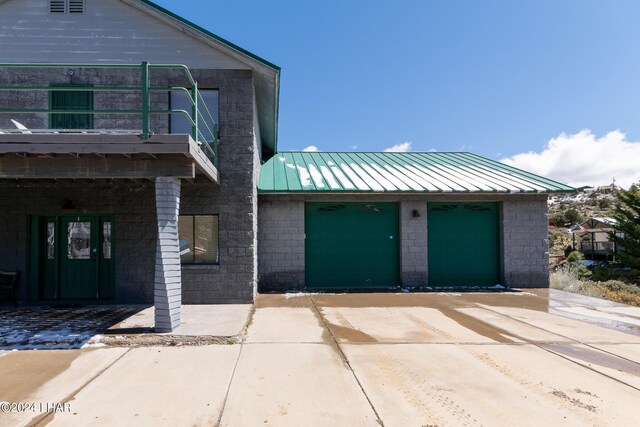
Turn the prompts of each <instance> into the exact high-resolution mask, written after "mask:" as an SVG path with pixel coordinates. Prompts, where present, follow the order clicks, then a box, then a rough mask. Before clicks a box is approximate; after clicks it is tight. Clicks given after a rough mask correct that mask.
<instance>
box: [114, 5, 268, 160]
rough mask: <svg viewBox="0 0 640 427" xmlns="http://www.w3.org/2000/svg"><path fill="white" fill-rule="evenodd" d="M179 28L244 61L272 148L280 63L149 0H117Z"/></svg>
mask: <svg viewBox="0 0 640 427" xmlns="http://www.w3.org/2000/svg"><path fill="white" fill-rule="evenodd" d="M120 1H121V2H123V3H125V4H127V5H129V6H132V7H135V8H136V9H138V10H141V11H143V12H146V13H149V14H151V15H152V16H155V17H157V18H159V19H161V20H163V21H164V22H166V23H168V24H170V25H173V26H174V27H177V28H179V29H181V30H182V31H183V32H185V33H186V34H189V35H190V36H192V37H194V38H196V39H198V40H201V41H203V42H205V43H207V44H209V45H210V46H212V47H214V48H217V49H220V50H222V51H223V52H225V53H226V54H228V55H230V56H232V57H234V58H236V59H238V60H240V61H242V62H244V63H245V64H247V65H248V66H249V67H250V68H252V69H253V71H254V82H255V94H256V102H257V104H258V121H259V127H260V136H261V139H262V145H263V146H265V147H266V148H268V149H269V150H271V151H272V152H275V151H276V149H277V144H278V110H279V97H280V67H278V66H277V65H275V64H273V63H272V62H269V61H267V60H266V59H263V58H261V57H259V56H258V55H255V54H253V53H251V52H249V51H248V50H246V49H243V48H241V47H240V46H238V45H236V44H234V43H231V42H230V41H228V40H226V39H224V38H222V37H220V36H218V35H216V34H214V33H212V32H211V31H209V30H207V29H205V28H203V27H201V26H199V25H197V24H195V23H193V22H191V21H189V20H187V19H185V18H183V17H181V16H179V15H177V14H175V13H173V12H171V11H170V10H168V9H165V8H163V7H162V6H160V5H157V4H156V3H154V2H152V1H149V0H120Z"/></svg>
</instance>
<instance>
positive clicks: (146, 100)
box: [140, 61, 151, 139]
mask: <svg viewBox="0 0 640 427" xmlns="http://www.w3.org/2000/svg"><path fill="white" fill-rule="evenodd" d="M141 67H142V133H141V134H140V138H142V139H149V135H150V133H151V127H150V123H151V122H150V118H149V110H150V109H151V98H150V95H149V87H150V85H149V63H148V62H147V61H142V65H141Z"/></svg>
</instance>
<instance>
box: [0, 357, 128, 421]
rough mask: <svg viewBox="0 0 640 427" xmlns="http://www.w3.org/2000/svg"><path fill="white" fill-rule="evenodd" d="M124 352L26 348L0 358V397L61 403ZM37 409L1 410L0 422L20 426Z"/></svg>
mask: <svg viewBox="0 0 640 427" xmlns="http://www.w3.org/2000/svg"><path fill="white" fill-rule="evenodd" d="M126 352H127V349H123V348H111V349H100V350H55V351H51V350H38V351H35V350H26V351H15V352H10V353H5V355H4V357H1V358H0V390H1V391H0V401H6V402H15V403H37V404H40V403H63V402H65V401H66V399H68V398H69V397H70V396H72V395H73V393H74V392H75V391H76V390H78V389H80V388H81V387H82V386H84V385H85V384H86V383H87V382H89V381H91V380H92V379H93V378H94V377H95V376H97V375H99V374H100V373H101V372H102V371H103V370H105V369H106V368H108V367H109V366H110V365H111V364H113V363H114V362H115V361H116V360H118V358H120V357H122V355H124V354H125V353H126ZM37 409H38V410H35V411H33V410H29V411H25V412H11V413H5V412H2V413H0V425H13V426H22V425H28V424H30V421H32V420H34V419H36V418H39V417H41V416H42V414H43V411H41V410H40V409H41V408H40V406H37Z"/></svg>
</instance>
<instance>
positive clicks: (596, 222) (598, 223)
mask: <svg viewBox="0 0 640 427" xmlns="http://www.w3.org/2000/svg"><path fill="white" fill-rule="evenodd" d="M617 225H618V221H617V220H616V219H615V218H609V217H606V216H603V217H595V216H594V217H591V218H589V219H587V220H586V221H583V222H581V223H580V224H576V225H574V226H573V227H571V231H572V232H573V233H580V232H584V231H595V230H612V229H614V228H615V227H616V226H617Z"/></svg>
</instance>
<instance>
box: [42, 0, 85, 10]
mask: <svg viewBox="0 0 640 427" xmlns="http://www.w3.org/2000/svg"><path fill="white" fill-rule="evenodd" d="M84 9H85V5H84V0H49V12H50V13H84Z"/></svg>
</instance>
